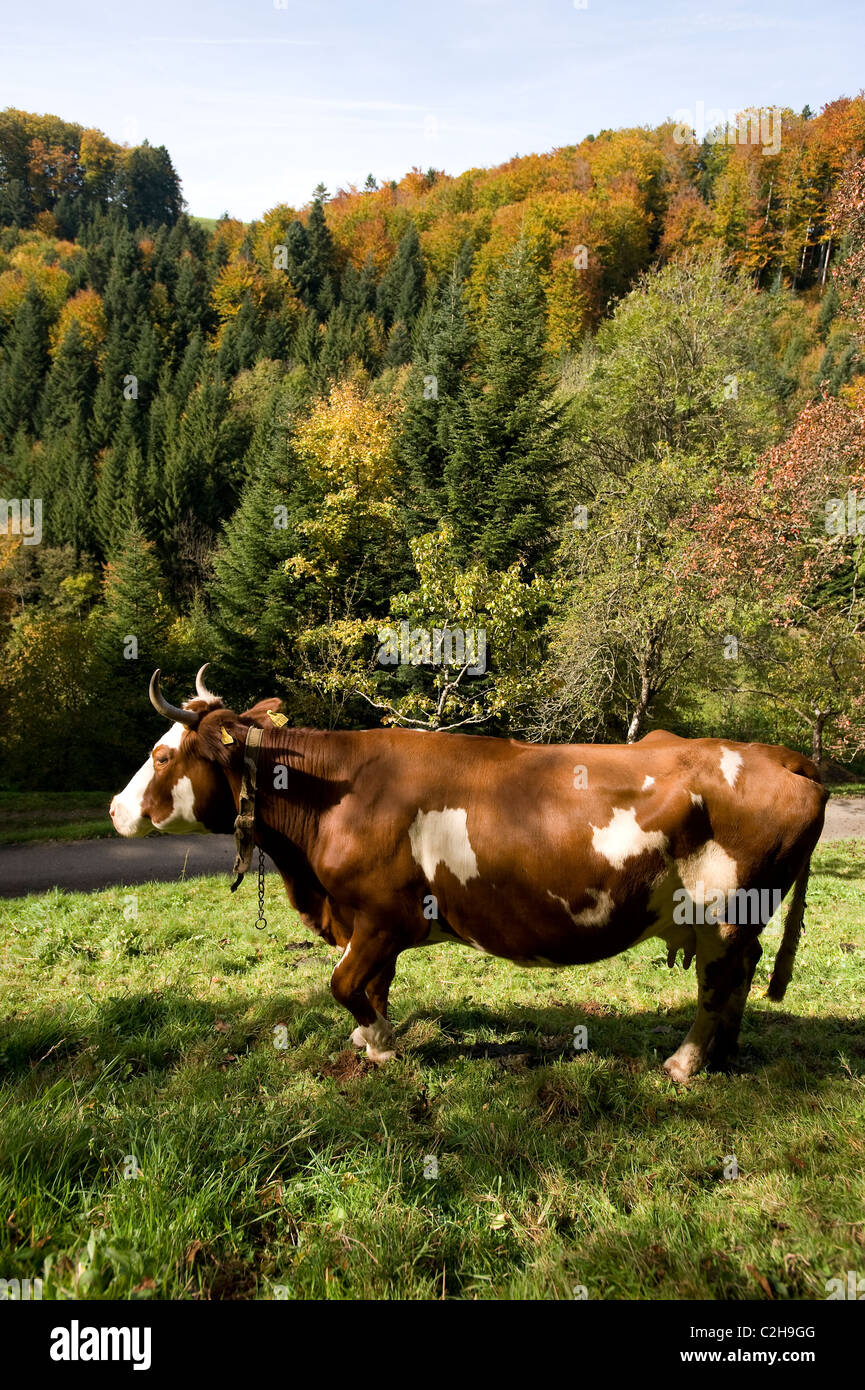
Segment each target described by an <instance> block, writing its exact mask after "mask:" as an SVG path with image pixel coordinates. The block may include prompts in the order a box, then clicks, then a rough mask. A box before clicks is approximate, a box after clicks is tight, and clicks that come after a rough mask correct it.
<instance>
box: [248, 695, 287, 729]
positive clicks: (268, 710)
mask: <svg viewBox="0 0 865 1390" xmlns="http://www.w3.org/2000/svg"><path fill="white" fill-rule="evenodd" d="M281 709H282V700H259V702H258V704H257V705H253V706H252V709H247V710H244V711H243V714H242V715H241V716H240V717H241V719H246V720H248V721H249V722H250V723H252V724H259V725H260V726H261V727H262V728H263V729H264V728H268V727H270V726H272V725H273V723H274V721H273V720H272V719H271V718H270V715H272V714H276V713H278V711H280V710H281ZM284 722H285V718H284V717H283V718H282V719H280V720H278V721H277V723H279V724H282V723H284Z"/></svg>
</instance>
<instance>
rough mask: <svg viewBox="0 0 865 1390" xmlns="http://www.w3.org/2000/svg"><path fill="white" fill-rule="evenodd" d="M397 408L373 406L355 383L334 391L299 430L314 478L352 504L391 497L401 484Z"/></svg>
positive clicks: (383, 404)
mask: <svg viewBox="0 0 865 1390" xmlns="http://www.w3.org/2000/svg"><path fill="white" fill-rule="evenodd" d="M397 411H398V406H397V405H396V404H395V403H394V402H392V401H390V400H384V401H373V400H372V399H371V398H370V397H368V396H364V395H363V393H362V392H361V390H360V388H359V387H358V386H357V385H356V384H355V383H354V382H343V383H341V384H340V385H337V386H334V388H333V390H332V391H331V394H330V396H329V397H328V398H327V399H326V400H322V401H319V403H318V404H317V405H316V407H315V409H314V410H313V411H312V413H311V415H310V416H309V418H308V419H307V420H305V421H303V422H302V424H301V425H300V426H299V428H298V430H297V434H296V437H295V442H296V445H297V449H298V452H299V453H300V455H301V457H302V458H303V459H304V461H305V462H306V465H307V469H308V471H309V476H310V478H312V479H313V480H315V481H318V482H322V483H324V484H325V485H326V486H327V487H329V488H330V489H331V490H333V491H334V492H337V491H344V490H346V489H350V490H351V491H352V494H353V500H354V501H356V502H362V501H363V499H364V498H366V497H368V496H378V497H382V496H384V495H387V494H388V493H390V491H391V489H392V488H393V486H394V484H395V481H396V454H395V447H394V426H395V420H396V416H397Z"/></svg>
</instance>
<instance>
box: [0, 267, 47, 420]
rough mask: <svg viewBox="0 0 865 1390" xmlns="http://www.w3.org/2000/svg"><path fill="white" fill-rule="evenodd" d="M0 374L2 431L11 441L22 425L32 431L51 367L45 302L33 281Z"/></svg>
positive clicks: (21, 307) (20, 309)
mask: <svg viewBox="0 0 865 1390" xmlns="http://www.w3.org/2000/svg"><path fill="white" fill-rule="evenodd" d="M3 356H4V361H3V366H2V374H0V433H2V436H3V438H4V439H5V440H6V441H7V442H8V441H11V440H12V438H13V437H14V435H15V433H16V431H17V430H18V429H19V428H22V427H23V428H24V429H26V430H28V431H31V432H32V431H33V430H34V426H35V423H36V414H37V411H38V407H39V397H40V393H41V390H42V382H43V380H44V377H45V374H46V372H47V370H48V323H47V314H46V310H45V304H44V301H43V299H42V296H41V294H40V293H39V291H38V289H37V288H36V285H35V284H33V283H31V285H30V287H29V289H28V290H27V293H26V295H25V296H24V299H23V300H22V301H21V305H20V306H19V308H18V311H17V313H16V315H15V324H14V328H13V331H12V336H11V340H10V342H9V343H8V344H7V347H6V351H5V352H4V355H3Z"/></svg>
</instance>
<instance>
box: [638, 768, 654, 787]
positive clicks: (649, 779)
mask: <svg viewBox="0 0 865 1390" xmlns="http://www.w3.org/2000/svg"><path fill="white" fill-rule="evenodd" d="M654 785H655V779H654V777H650V776H649V774H648V772H647V773H646V780H645V782H644V783H643V785H642V786H641V788H640V791H641V792H647V791H648V790H649V787H653V786H654Z"/></svg>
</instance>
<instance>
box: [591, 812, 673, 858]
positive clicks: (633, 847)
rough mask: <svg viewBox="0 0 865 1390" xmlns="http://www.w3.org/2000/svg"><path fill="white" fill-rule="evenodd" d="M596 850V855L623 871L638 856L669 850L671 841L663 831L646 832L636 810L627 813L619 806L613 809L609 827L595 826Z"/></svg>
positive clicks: (593, 837) (593, 844) (594, 845)
mask: <svg viewBox="0 0 865 1390" xmlns="http://www.w3.org/2000/svg"><path fill="white" fill-rule="evenodd" d="M592 846H593V848H594V850H595V853H596V854H600V855H602V857H603V858H604V859H606V860H608V861H609V863H610V864H612V866H613V868H614V869H621V867H622V865H623V864H624V863H625V860H626V859H632V858H633V857H634V855H637V854H644V853H645V851H646V850H650V849H659V850H662V851H663V850H665V849H666V847H667V837H666V835H665V834H664V833H663V831H661V830H643V829H642V828H641V827H640V826H639V825H638V824H637V812H636V811H635V809H634V807H633V806H630V807H628V809H627V810H623V809H622V807H620V806H617V807H615V808H614V809H613V819H612V820H611V821H610V823H609V825H605V826H603V827H601V826H597V825H593V826H592Z"/></svg>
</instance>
